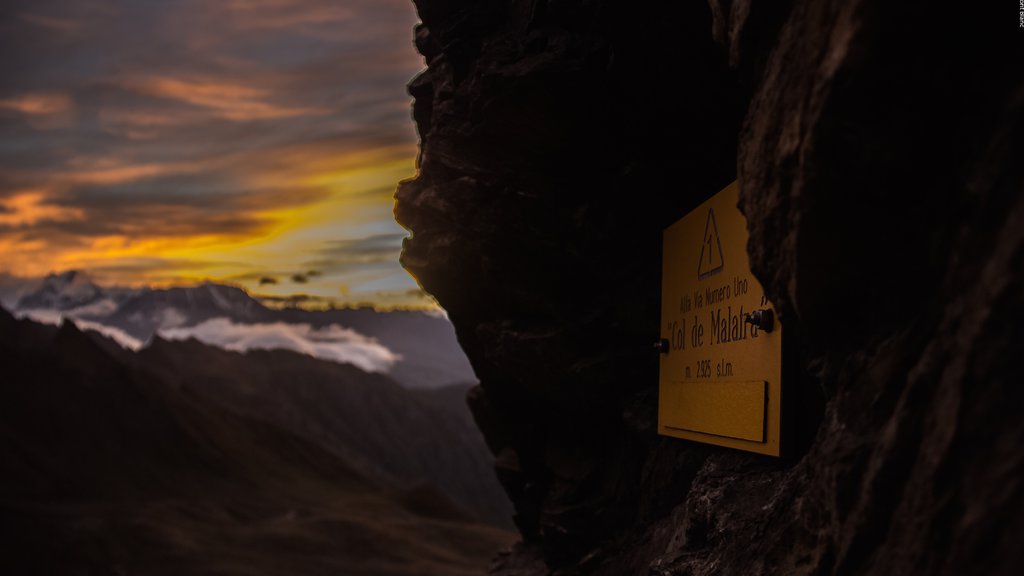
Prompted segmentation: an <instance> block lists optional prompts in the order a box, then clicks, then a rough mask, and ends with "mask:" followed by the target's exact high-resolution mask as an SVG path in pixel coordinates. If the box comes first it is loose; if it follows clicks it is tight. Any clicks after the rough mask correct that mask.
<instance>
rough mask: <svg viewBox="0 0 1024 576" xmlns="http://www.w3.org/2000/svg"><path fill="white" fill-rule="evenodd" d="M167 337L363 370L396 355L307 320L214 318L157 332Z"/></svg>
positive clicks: (382, 365)
mask: <svg viewBox="0 0 1024 576" xmlns="http://www.w3.org/2000/svg"><path fill="white" fill-rule="evenodd" d="M159 334H160V336H161V337H162V338H165V339H167V340H186V339H188V338H195V339H197V340H199V341H200V342H203V343H206V344H210V345H212V346H217V347H220V348H224V349H226V350H234V351H236V352H244V351H247V350H273V349H283V350H292V351H294V352H299V353H302V354H307V355H309V356H313V357H315V358H320V359H322V360H330V361H332V362H339V363H344V364H352V365H355V366H357V367H359V368H361V369H363V370H366V371H367V372H386V371H387V370H388V369H389V368H390V367H391V366H392V365H393V364H394V363H395V362H397V361H398V360H400V359H401V357H400V356H398V355H397V354H395V353H394V352H392V351H391V350H389V349H388V348H386V347H385V346H383V345H381V344H380V343H379V342H377V341H376V340H375V339H373V338H369V337H367V336H364V335H362V334H360V333H358V332H356V331H354V330H350V329H348V328H342V327H341V326H338V325H337V324H333V325H331V326H327V327H325V328H313V327H312V326H310V325H309V324H285V323H283V322H275V323H272V324H236V323H234V322H232V321H231V320H229V319H227V318H214V319H212V320H207V321H206V322H203V323H202V324H198V325H196V326H191V327H187V328H171V329H166V330H161V331H160V332H159Z"/></svg>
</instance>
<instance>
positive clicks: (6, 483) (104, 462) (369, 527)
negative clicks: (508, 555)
mask: <svg viewBox="0 0 1024 576" xmlns="http://www.w3.org/2000/svg"><path fill="white" fill-rule="evenodd" d="M130 358H132V356H131V355H128V354H121V355H112V354H110V353H109V352H108V351H107V350H105V349H104V347H102V346H100V345H98V344H97V342H96V341H95V337H94V336H90V335H86V334H83V333H82V332H80V331H78V330H77V329H76V328H75V327H74V326H73V325H71V324H65V325H64V326H62V327H60V328H54V327H49V326H42V325H38V324H35V323H31V322H27V321H17V320H15V319H14V318H13V317H11V316H10V315H9V314H8V313H6V312H5V311H3V310H2V309H0V363H2V365H3V367H4V378H3V380H2V383H0V395H2V397H3V398H4V401H3V402H2V403H0V449H2V450H3V452H4V454H5V456H4V458H3V459H2V460H0V511H2V513H0V551H2V553H3V557H4V564H5V569H12V570H15V571H16V572H17V573H19V574H54V573H78V574H121V573H131V574H183V573H184V574H282V573H288V574H324V573H335V574H365V575H376V574H381V575H383V574H425V573H429V574H478V573H480V572H482V571H483V566H484V565H485V564H486V562H487V559H488V557H489V556H490V555H491V554H492V553H493V550H495V549H496V548H497V547H499V546H501V545H502V544H503V543H506V542H507V541H508V539H509V535H508V534H507V533H505V532H503V531H501V530H497V529H494V528H489V527H486V526H481V525H477V524H473V523H471V522H468V521H466V520H465V519H464V518H461V517H460V516H459V514H458V509H457V507H455V506H454V505H452V504H451V503H449V502H447V501H446V499H445V498H444V497H443V496H441V495H440V494H438V493H437V492H436V491H431V490H429V489H422V488H419V489H417V491H415V492H414V491H406V490H399V489H395V488H391V487H388V486H387V485H386V484H382V483H381V482H380V481H379V480H369V479H367V478H366V477H364V476H363V475H362V474H360V473H359V472H358V471H356V470H355V469H353V468H352V467H351V466H349V465H347V463H345V462H344V461H343V460H341V459H340V458H339V457H338V456H337V455H335V454H333V453H332V452H330V451H329V450H326V449H324V448H322V447H321V446H319V445H317V444H316V443H313V442H310V441H308V440H306V439H304V438H301V437H299V436H297V435H295V434H293V433H290V432H289V431H287V430H285V429H283V428H282V427H280V426H277V425H275V424H274V423H273V422H268V421H266V420H260V419H257V418H254V417H251V416H247V415H245V414H242V413H240V412H238V411H230V410H226V409H224V408H223V407H221V406H220V405H218V404H216V403H211V402H209V401H208V400H207V399H205V398H202V397H199V396H197V395H195V394H193V393H192V392H190V391H189V390H188V389H187V388H184V387H181V386H179V385H178V384H176V383H174V382H171V381H168V380H166V379H164V378H163V377H162V375H161V374H160V372H159V369H158V370H153V369H152V368H149V367H146V366H145V365H144V363H142V362H138V361H130ZM126 359H127V360H126ZM412 504H416V506H413V505H412ZM417 507H418V508H419V509H420V510H417Z"/></svg>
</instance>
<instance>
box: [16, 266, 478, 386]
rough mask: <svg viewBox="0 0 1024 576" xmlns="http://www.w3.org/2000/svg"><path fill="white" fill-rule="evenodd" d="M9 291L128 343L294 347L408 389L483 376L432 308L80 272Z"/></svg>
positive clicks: (24, 310)
mask: <svg viewBox="0 0 1024 576" xmlns="http://www.w3.org/2000/svg"><path fill="white" fill-rule="evenodd" d="M5 294H6V295H7V299H8V302H9V303H11V304H12V309H13V310H14V311H15V313H16V315H18V316H29V317H32V318H35V319H38V320H42V321H50V322H52V323H57V322H59V320H60V319H61V318H72V319H75V320H78V321H79V322H80V323H86V325H88V326H89V327H90V328H93V329H97V330H100V331H101V332H104V333H106V334H107V335H108V336H112V337H115V338H116V339H118V340H119V341H120V342H121V343H122V345H128V346H134V347H141V346H142V345H144V344H145V343H147V342H149V341H150V340H151V339H152V338H153V337H154V336H156V335H158V334H161V333H166V334H167V336H168V337H169V338H178V339H184V338H187V337H189V336H195V337H197V338H199V339H200V340H203V341H205V342H207V343H210V344H214V345H219V346H222V347H226V348H229V349H233V350H246V349H250V348H274V347H286V348H290V349H293V350H296V351H300V352H306V353H308V354H311V355H314V356H318V357H321V358H326V359H332V360H336V361H342V362H350V363H356V364H357V365H359V366H361V367H362V368H364V369H369V370H376V371H381V372H386V373H387V374H388V375H389V376H391V377H392V378H394V379H395V380H397V381H398V382H399V383H401V384H402V385H404V386H406V387H407V388H437V387H443V386H447V385H451V384H457V383H466V382H475V381H476V377H475V375H474V373H473V369H472V367H471V366H470V365H469V362H468V360H467V359H466V356H465V354H464V353H463V352H462V349H461V348H460V347H459V343H458V340H457V339H456V336H455V331H454V329H453V328H452V325H451V323H450V322H448V320H447V319H446V318H445V317H443V316H442V315H441V314H438V313H434V312H429V311H420V310H392V311H378V310H375V309H373V308H367V307H364V308H330V309H325V310H306V309H302V308H297V307H286V308H275V307H269V306H266V305H264V304H263V303H262V302H261V301H260V300H258V299H256V298H254V297H252V296H250V295H249V294H248V293H247V292H246V291H245V290H243V289H241V288H238V287H235V286H228V285H222V284H213V283H204V284H199V285H196V286H186V287H172V288H150V287H141V288H124V287H105V286H99V285H97V284H96V283H94V282H93V281H92V280H91V279H90V278H89V276H88V275H87V274H85V273H84V272H81V271H77V270H70V271H66V272H62V273H59V274H56V273H55V274H51V275H49V276H47V277H45V278H43V279H41V280H39V281H38V282H35V283H33V284H29V285H23V286H22V287H21V288H20V290H17V291H15V290H14V289H13V288H10V287H8V288H7V291H6V292H5ZM101 327H103V328H101Z"/></svg>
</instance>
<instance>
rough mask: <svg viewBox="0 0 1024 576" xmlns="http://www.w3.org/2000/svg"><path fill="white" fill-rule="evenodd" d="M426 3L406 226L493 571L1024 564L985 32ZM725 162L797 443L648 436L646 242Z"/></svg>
mask: <svg viewBox="0 0 1024 576" xmlns="http://www.w3.org/2000/svg"><path fill="white" fill-rule="evenodd" d="M416 3H417V7H418V9H419V13H420V16H421V18H422V20H423V25H422V26H420V27H419V29H418V30H417V32H416V44H417V47H418V48H419V49H420V51H421V52H422V53H423V55H424V56H425V58H426V61H427V63H428V69H427V71H425V72H424V73H423V74H422V75H420V76H419V77H417V78H416V79H415V80H413V81H412V83H411V84H410V92H411V93H412V95H413V96H414V97H415V98H416V103H415V107H414V117H415V119H416V122H417V125H418V127H419V132H420V136H421V139H422V142H421V154H420V174H419V175H418V177H417V178H416V179H415V180H412V181H409V182H405V183H403V185H402V186H401V187H400V189H399V191H398V194H397V205H396V215H397V216H398V218H399V220H400V222H402V223H403V224H404V225H405V226H407V227H408V228H409V229H410V230H411V231H412V232H413V237H412V238H411V239H410V240H408V241H407V243H406V246H405V251H404V254H403V263H404V265H405V266H406V268H408V269H409V270H410V271H412V272H413V273H414V274H416V275H417V277H418V278H419V279H420V281H421V282H422V284H423V286H424V287H425V288H426V289H427V290H428V291H429V292H431V293H432V294H434V295H435V296H436V297H437V298H438V300H439V301H440V302H441V304H442V305H443V306H444V307H445V308H446V309H447V310H448V312H449V314H450V317H451V319H452V321H453V322H454V324H455V326H456V328H457V330H458V334H459V339H460V342H461V343H462V345H463V347H464V348H465V349H466V351H467V353H468V355H469V357H470V359H471V361H472V363H473V366H474V368H475V370H476V372H477V375H478V376H479V378H480V381H481V385H480V387H479V388H478V389H476V390H475V391H474V392H473V393H472V394H471V395H470V399H469V400H470V404H471V406H472V408H473V410H474V413H475V415H476V418H477V421H478V424H479V425H480V427H481V429H482V430H483V431H484V433H485V435H486V437H487V439H488V443H489V445H490V447H491V449H492V450H493V451H494V453H495V455H496V469H497V473H498V475H499V478H500V479H501V480H502V482H503V484H504V486H505V487H506V489H507V491H508V492H509V494H510V496H511V497H512V499H513V501H514V502H515V505H516V510H517V515H516V522H517V525H518V526H519V529H520V531H521V533H522V535H523V538H524V544H523V545H521V546H518V547H517V548H516V549H514V550H513V551H512V552H511V553H508V554H505V555H503V556H502V557H501V558H499V560H498V561H497V562H496V563H495V565H494V566H493V568H492V573H494V574H500V575H507V576H511V575H513V574H543V573H545V572H547V571H548V570H549V569H551V570H557V571H558V573H559V574H576V573H579V574H602V575H623V574H694V575H697V574H708V575H711V574H744V575H750V574H965V573H976V574H1016V573H1018V572H1019V569H1020V566H1021V565H1024V548H1022V546H1021V544H1024V501H1022V497H1024V489H1022V488H1024V487H1022V481H1024V451H1022V450H1021V448H1020V447H1021V446H1022V445H1024V417H1022V414H1024V388H1022V387H1021V385H1020V383H1021V382H1022V376H1021V370H1020V368H1019V367H1018V366H1017V359H1018V358H1019V357H1020V355H1021V353H1022V352H1024V286H1022V281H1024V195H1022V193H1021V192H1022V185H1024V182H1022V166H1024V165H1022V163H1021V161H1020V151H1021V150H1024V142H1022V141H1021V140H1022V119H1021V110H1022V99H1024V83H1022V74H1021V68H1020V66H1019V63H1018V62H1017V61H1015V60H1014V58H1013V57H1011V54H1010V53H1006V52H1002V51H1000V50H997V46H996V41H997V37H998V33H997V32H996V30H995V29H993V28H992V26H994V24H992V23H990V22H985V21H982V17H981V15H980V14H972V13H965V11H957V12H945V11H942V10H938V9H934V7H932V6H930V5H927V4H925V3H919V2H913V3H909V4H908V3H905V4H902V5H900V6H895V5H893V3H891V2H882V1H881V0H854V1H847V2H838V1H833V0H828V1H817V0H815V1H811V0H803V1H794V2H788V3H787V2H782V3H771V4H772V5H771V6H768V5H767V4H768V3H757V5H756V6H755V5H754V4H755V3H753V2H749V1H746V2H744V1H739V0H737V1H734V2H728V1H715V0H712V1H711V2H710V5H705V4H702V3H697V2H679V3H675V4H671V5H666V4H662V3H657V4H656V3H627V2H612V1H583V0H575V1H573V0H565V1H554V0H550V1H513V0H506V1H500V0H495V1H489V2H480V1H469V0H417V2H416ZM967 12H970V11H967ZM1006 25H1007V26H1011V25H1012V23H1009V24H1006ZM935 30H957V34H956V35H941V36H933V35H932V32H930V31H935ZM964 38H973V39H974V40H972V41H970V42H966V41H964V40H963V39H964ZM734 178H738V180H739V183H740V188H741V200H740V208H741V209H742V210H743V211H744V213H745V214H746V215H747V218H748V221H749V227H750V231H751V238H750V244H749V245H748V249H749V252H750V256H751V263H752V266H753V268H754V270H755V273H756V274H757V275H758V277H759V278H760V279H761V281H762V283H763V284H764V285H765V287H766V290H767V292H768V294H769V296H770V297H771V298H772V299H773V300H774V302H775V303H776V305H777V307H778V309H779V311H780V314H781V317H782V320H783V322H785V323H786V326H787V329H788V330H793V331H798V332H799V334H800V337H801V343H802V346H801V350H800V366H801V372H802V374H803V376H802V378H800V379H797V380H796V381H793V382H790V383H788V384H787V385H788V386H790V387H791V389H792V390H798V391H799V399H798V404H799V406H798V412H799V417H798V418H797V419H796V420H794V421H793V422H790V423H789V424H790V425H791V426H792V427H794V428H796V429H797V431H798V435H797V442H796V443H795V445H794V448H795V449H794V451H793V453H792V455H791V457H789V458H787V459H784V460H772V459H766V458H762V457H757V456H751V455H746V454H742V453H738V452H731V451H728V450H724V449H715V448H710V447H704V446H700V445H696V444H692V443H688V442H683V441H676V440H667V439H662V438H659V437H658V436H656V434H655V420H656V417H655V409H656V404H657V391H656V387H657V386H656V385H657V368H658V360H657V357H656V355H654V354H652V353H651V352H650V351H649V350H650V343H651V342H653V341H654V340H655V339H656V338H657V337H658V336H659V334H658V328H659V315H658V312H659V311H658V306H659V302H660V299H659V290H660V277H659V276H660V263H661V254H660V241H661V231H662V229H663V228H664V227H666V226H667V225H669V224H670V223H672V222H674V221H675V220H676V219H678V218H679V217H680V216H682V215H683V214H685V213H686V212H687V211H688V210H689V209H690V208H692V207H694V206H695V205H696V204H698V203H699V202H700V201H701V200H703V199H704V198H706V197H708V196H710V195H711V194H713V193H715V192H717V191H718V190H719V189H721V188H722V187H724V186H725V185H726V184H728V183H729V182H730V181H731V180H732V179H734Z"/></svg>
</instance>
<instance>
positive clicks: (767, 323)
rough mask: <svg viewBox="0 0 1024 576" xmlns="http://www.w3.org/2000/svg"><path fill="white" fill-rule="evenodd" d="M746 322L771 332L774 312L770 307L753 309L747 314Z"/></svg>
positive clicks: (773, 323) (773, 325)
mask: <svg viewBox="0 0 1024 576" xmlns="http://www.w3.org/2000/svg"><path fill="white" fill-rule="evenodd" d="M746 322H747V324H753V325H754V326H757V327H758V328H759V329H761V330H764V331H765V332H771V331H772V328H775V313H774V312H772V311H771V310H770V309H764V310H754V311H753V312H751V313H750V314H747V318H746Z"/></svg>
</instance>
